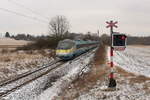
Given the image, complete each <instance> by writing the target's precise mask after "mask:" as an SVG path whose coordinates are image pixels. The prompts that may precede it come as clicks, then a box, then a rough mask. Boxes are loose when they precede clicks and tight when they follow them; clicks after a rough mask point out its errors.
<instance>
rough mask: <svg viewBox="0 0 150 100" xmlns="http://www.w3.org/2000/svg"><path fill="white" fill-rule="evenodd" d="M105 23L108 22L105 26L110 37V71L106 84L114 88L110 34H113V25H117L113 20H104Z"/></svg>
mask: <svg viewBox="0 0 150 100" xmlns="http://www.w3.org/2000/svg"><path fill="white" fill-rule="evenodd" d="M106 23H107V24H109V25H108V26H107V28H109V27H110V38H111V45H110V68H111V71H110V74H109V84H108V87H110V88H115V87H116V85H117V84H116V80H115V79H114V70H113V66H114V64H113V47H112V35H113V27H116V28H117V26H116V25H115V24H117V23H118V22H113V21H110V22H106Z"/></svg>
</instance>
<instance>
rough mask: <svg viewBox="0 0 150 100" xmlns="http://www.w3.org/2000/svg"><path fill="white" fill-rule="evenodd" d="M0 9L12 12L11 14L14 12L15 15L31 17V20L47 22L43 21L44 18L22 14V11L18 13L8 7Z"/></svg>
mask: <svg viewBox="0 0 150 100" xmlns="http://www.w3.org/2000/svg"><path fill="white" fill-rule="evenodd" d="M0 10H2V11H4V12H9V13H13V14H15V15H19V16H23V17H26V18H30V19H32V20H37V21H40V22H43V23H46V24H47V23H48V22H47V21H45V20H41V19H39V18H36V17H32V16H28V15H25V14H22V13H18V12H15V11H12V10H9V9H5V8H0Z"/></svg>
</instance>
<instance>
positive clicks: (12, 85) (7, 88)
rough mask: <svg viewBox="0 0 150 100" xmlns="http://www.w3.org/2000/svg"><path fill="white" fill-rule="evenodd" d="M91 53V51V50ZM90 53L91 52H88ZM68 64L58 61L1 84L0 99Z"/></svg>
mask: <svg viewBox="0 0 150 100" xmlns="http://www.w3.org/2000/svg"><path fill="white" fill-rule="evenodd" d="M90 51H91V50H90ZM87 53H89V52H87ZM87 53H84V54H82V55H80V56H79V57H76V58H75V59H73V60H70V61H68V62H72V61H75V60H78V59H79V58H80V57H81V56H85V55H86V54H87ZM65 63H67V62H62V61H61V60H56V61H54V62H52V63H50V64H47V65H45V66H44V67H41V68H39V69H37V70H34V71H31V72H27V73H24V74H22V75H20V76H18V77H16V78H14V79H11V80H8V81H5V82H3V83H1V84H0V98H2V97H5V96H7V95H8V94H10V93H12V92H14V91H16V90H18V89H19V88H21V87H23V86H25V85H27V84H29V83H30V82H32V81H34V80H36V79H38V78H40V77H42V76H43V75H46V74H48V73H50V72H51V71H53V70H55V69H57V68H59V67H60V66H61V65H63V64H65Z"/></svg>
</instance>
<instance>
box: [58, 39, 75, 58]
mask: <svg viewBox="0 0 150 100" xmlns="http://www.w3.org/2000/svg"><path fill="white" fill-rule="evenodd" d="M75 49H76V45H75V42H74V41H72V40H69V39H66V40H63V41H60V42H59V43H58V46H57V49H56V56H57V57H59V58H60V59H62V60H70V59H72V58H73V57H74V52H75Z"/></svg>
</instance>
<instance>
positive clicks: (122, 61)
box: [75, 46, 150, 100]
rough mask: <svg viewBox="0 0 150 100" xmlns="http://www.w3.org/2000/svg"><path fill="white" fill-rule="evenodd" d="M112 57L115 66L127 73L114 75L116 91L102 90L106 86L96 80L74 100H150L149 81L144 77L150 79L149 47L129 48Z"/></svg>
mask: <svg viewBox="0 0 150 100" xmlns="http://www.w3.org/2000/svg"><path fill="white" fill-rule="evenodd" d="M114 56H115V57H114V61H115V64H116V65H118V66H119V67H121V68H122V69H124V70H126V71H127V72H124V73H122V72H118V73H115V76H116V80H117V87H116V90H115V91H108V90H102V87H103V86H108V85H107V84H106V83H105V82H104V81H100V80H98V81H97V84H96V85H94V86H93V88H92V89H90V90H89V91H88V92H83V93H80V91H78V92H79V93H80V94H81V95H80V96H79V97H77V98H76V99H75V100H150V79H149V78H146V77H144V76H147V77H150V62H149V61H150V47H135V46H129V47H127V48H126V50H125V51H120V52H119V51H117V52H115V55H114ZM108 58H109V50H108ZM106 67H108V66H107V65H106ZM128 72H132V73H134V74H135V75H134V74H130V73H128ZM123 74H124V75H123ZM140 75H144V76H140ZM102 77H103V76H102ZM140 77H142V78H140Z"/></svg>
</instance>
